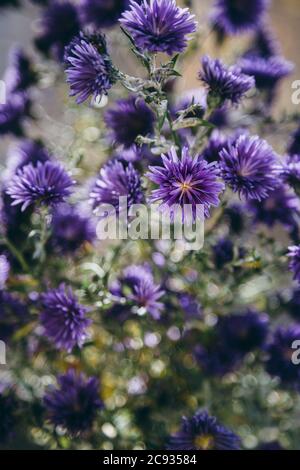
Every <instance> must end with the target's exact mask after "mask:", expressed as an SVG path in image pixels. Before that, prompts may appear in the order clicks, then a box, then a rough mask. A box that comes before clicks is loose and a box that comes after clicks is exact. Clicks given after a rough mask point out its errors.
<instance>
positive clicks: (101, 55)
mask: <svg viewBox="0 0 300 470" xmlns="http://www.w3.org/2000/svg"><path fill="white" fill-rule="evenodd" d="M65 62H66V75H67V82H68V83H69V85H70V89H71V92H70V96H76V102H77V103H78V104H80V103H83V102H84V101H86V100H87V99H88V98H93V99H94V100H97V99H99V98H100V97H101V96H103V95H107V93H108V90H109V89H110V88H111V87H112V85H113V83H114V82H115V80H116V78H115V73H114V70H113V66H112V63H111V60H110V57H109V56H108V54H107V49H106V41H105V37H104V36H103V35H101V34H93V35H85V34H82V33H81V35H80V36H77V37H76V38H75V39H73V41H72V42H71V43H70V45H69V46H68V47H67V48H66V51H65Z"/></svg>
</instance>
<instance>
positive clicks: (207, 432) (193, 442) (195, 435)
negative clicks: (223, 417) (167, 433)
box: [168, 411, 240, 450]
mask: <svg viewBox="0 0 300 470" xmlns="http://www.w3.org/2000/svg"><path fill="white" fill-rule="evenodd" d="M239 448H240V439H239V437H238V436H237V435H236V434H234V433H233V432H232V431H230V430H229V429H227V428H226V427H225V426H223V425H221V424H219V423H218V421H217V419H216V418H215V417H213V416H210V415H209V414H208V413H207V412H206V411H197V413H196V414H195V415H194V416H193V417H192V418H186V417H183V418H182V424H181V428H180V430H179V431H178V432H177V433H176V434H174V435H173V436H171V437H170V440H169V445H168V449H170V450H238V449H239Z"/></svg>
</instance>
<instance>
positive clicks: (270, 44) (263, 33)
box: [244, 24, 280, 59]
mask: <svg viewBox="0 0 300 470" xmlns="http://www.w3.org/2000/svg"><path fill="white" fill-rule="evenodd" d="M279 55H280V46H279V42H278V41H277V39H276V37H275V35H274V33H273V31H272V29H271V28H270V27H269V25H268V24H263V25H262V26H261V27H260V28H259V29H258V31H257V32H256V35H255V38H254V41H253V43H252V46H251V47H250V49H248V51H247V52H246V53H245V54H244V56H245V57H251V56H255V57H263V58H265V59H269V58H270V57H274V56H279Z"/></svg>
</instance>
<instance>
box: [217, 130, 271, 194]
mask: <svg viewBox="0 0 300 470" xmlns="http://www.w3.org/2000/svg"><path fill="white" fill-rule="evenodd" d="M220 156H221V160H220V166H221V169H222V174H223V178H224V180H225V182H226V183H227V184H228V185H229V186H230V187H231V188H232V190H233V191H234V192H237V193H239V194H240V195H241V196H243V197H245V198H246V199H257V200H259V201H260V200H262V199H264V198H266V197H267V196H268V195H269V194H270V192H272V190H274V189H275V188H276V186H277V185H278V178H277V175H276V172H275V163H276V155H275V153H274V151H273V149H272V147H270V146H269V144H268V143H267V142H266V141H265V140H262V139H260V138H259V137H258V136H253V137H249V136H247V135H242V136H241V137H240V138H239V139H237V140H236V142H235V143H234V144H228V147H227V148H226V149H223V150H222V151H221V153H220Z"/></svg>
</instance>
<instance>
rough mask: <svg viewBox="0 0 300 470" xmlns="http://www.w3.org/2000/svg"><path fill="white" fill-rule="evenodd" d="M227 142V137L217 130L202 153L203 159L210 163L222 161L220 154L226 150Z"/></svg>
mask: <svg viewBox="0 0 300 470" xmlns="http://www.w3.org/2000/svg"><path fill="white" fill-rule="evenodd" d="M227 142H228V139H227V138H226V136H225V135H224V134H222V133H221V132H219V131H218V130H217V129H215V130H214V131H213V132H212V134H211V136H210V138H209V141H208V143H207V145H206V147H205V148H204V150H203V152H202V156H203V158H205V160H206V161H207V162H208V163H212V162H218V161H219V160H220V152H221V150H223V149H224V148H226V145H227Z"/></svg>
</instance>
